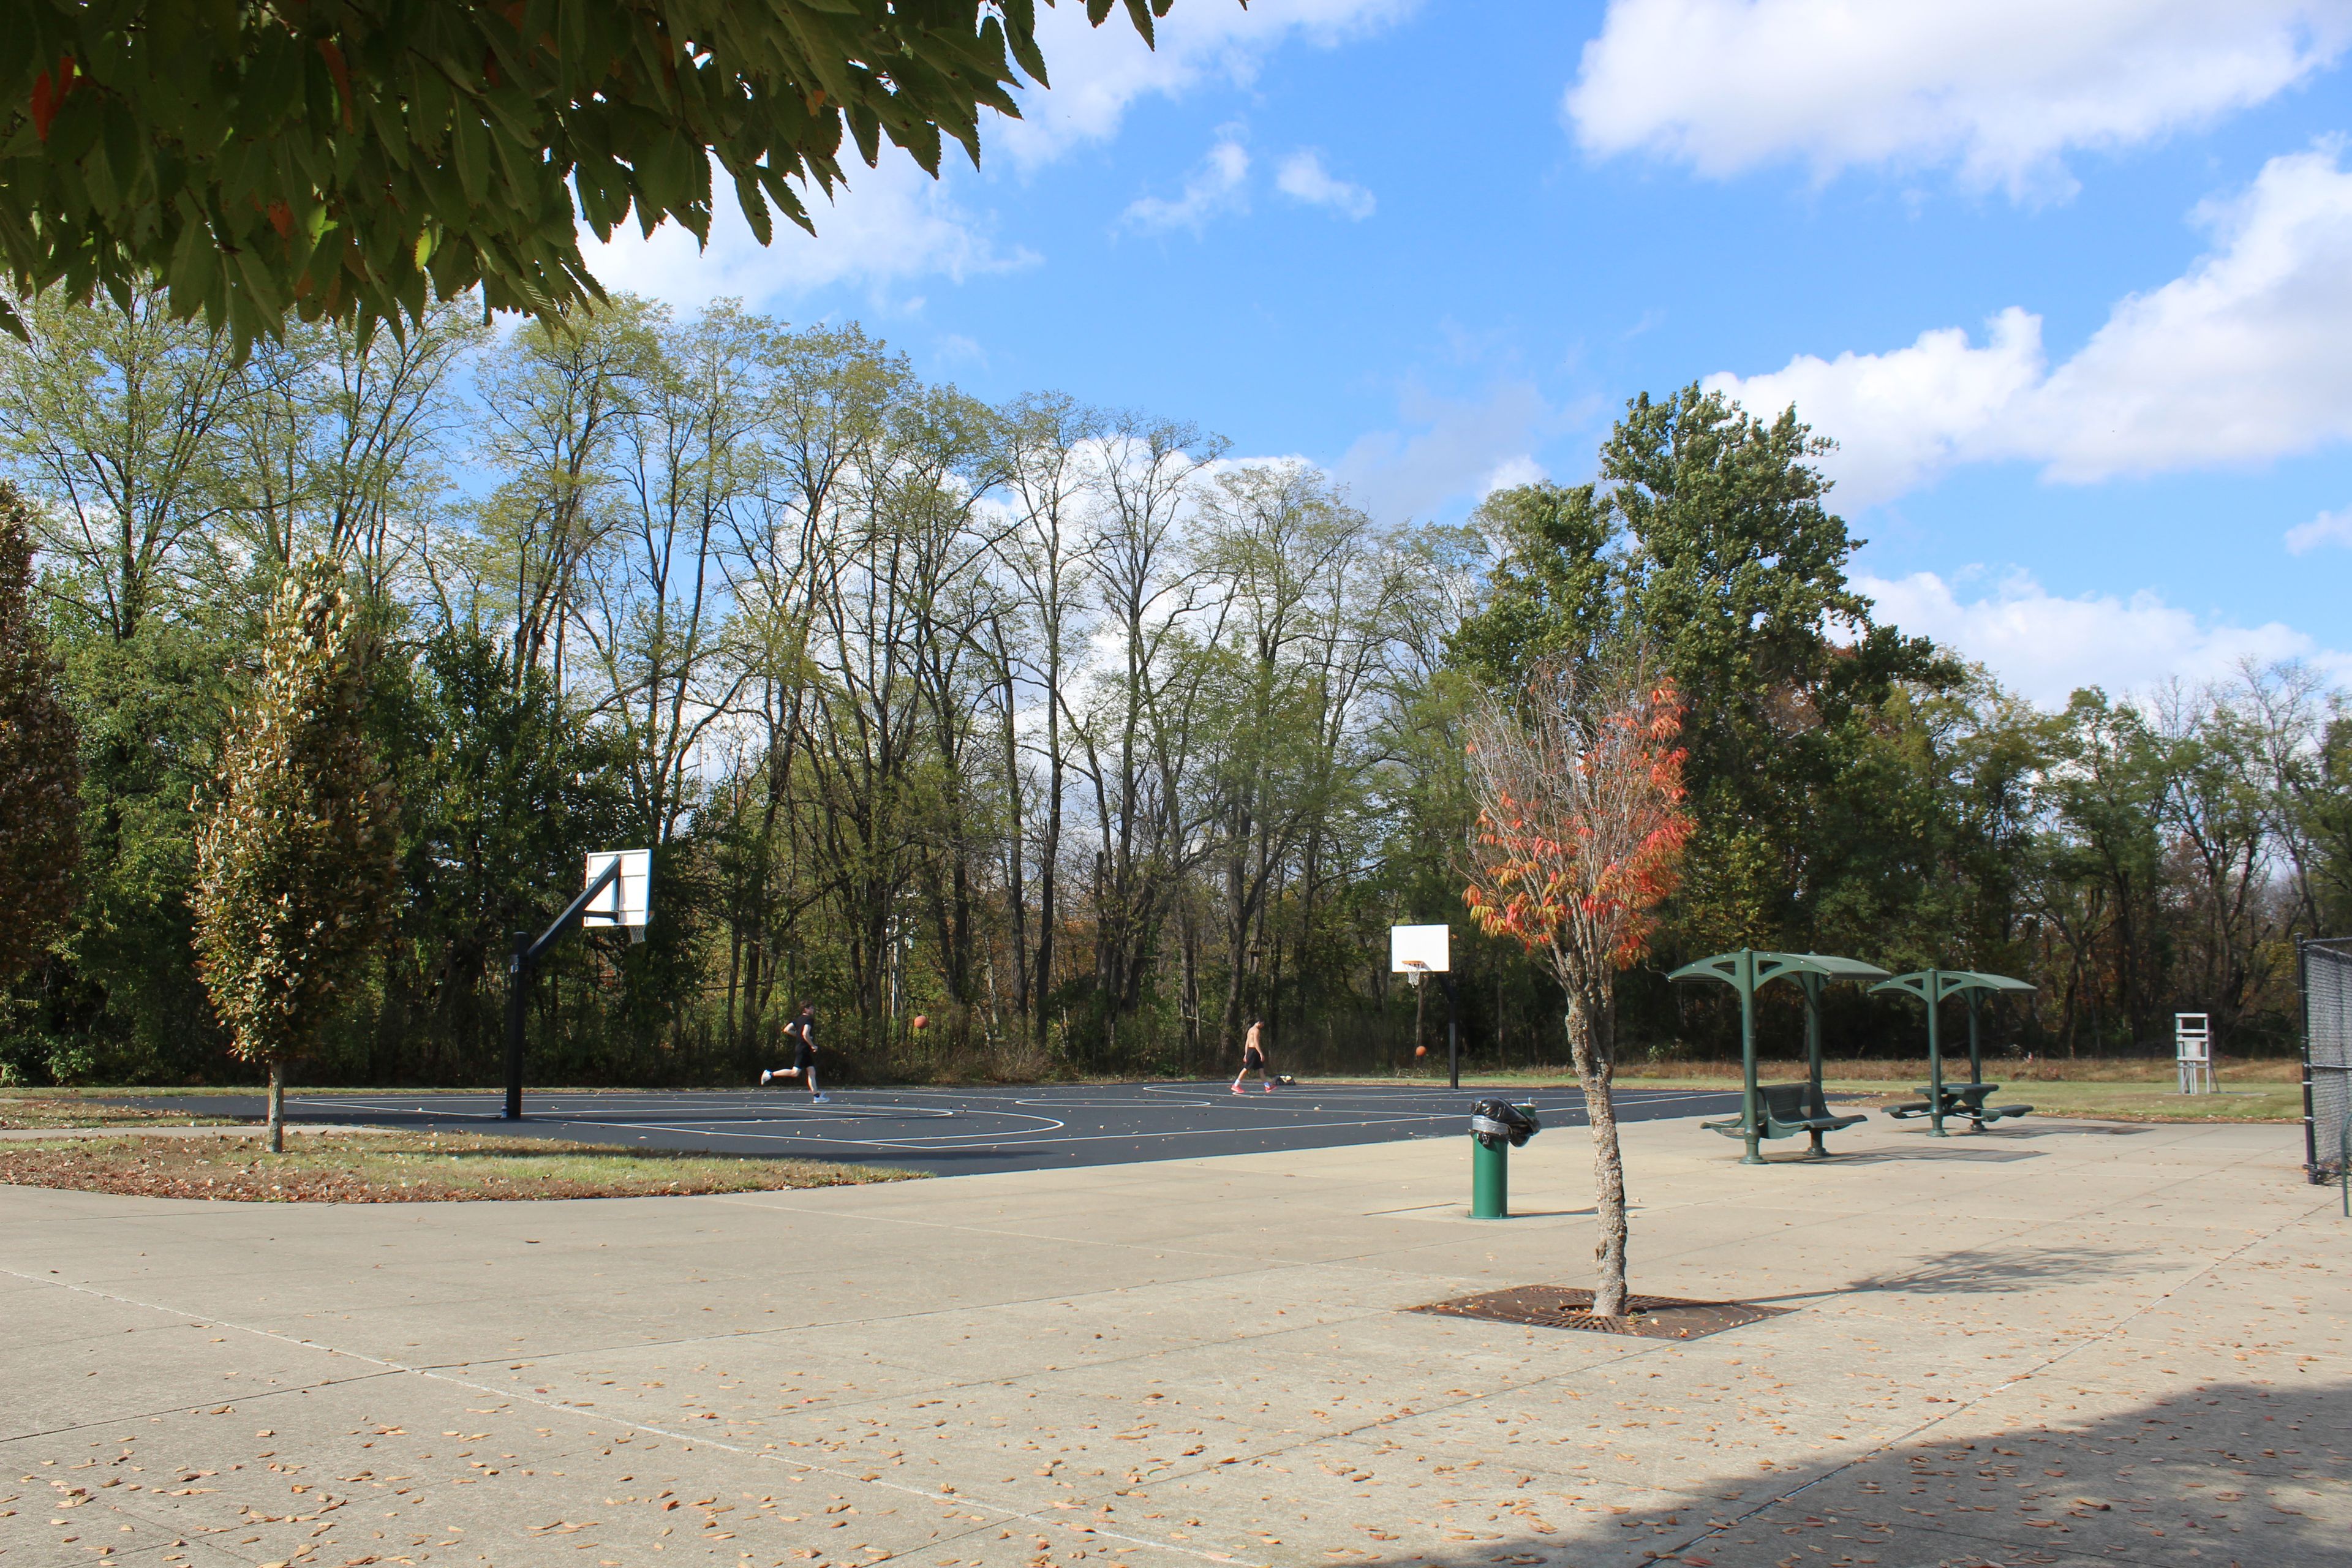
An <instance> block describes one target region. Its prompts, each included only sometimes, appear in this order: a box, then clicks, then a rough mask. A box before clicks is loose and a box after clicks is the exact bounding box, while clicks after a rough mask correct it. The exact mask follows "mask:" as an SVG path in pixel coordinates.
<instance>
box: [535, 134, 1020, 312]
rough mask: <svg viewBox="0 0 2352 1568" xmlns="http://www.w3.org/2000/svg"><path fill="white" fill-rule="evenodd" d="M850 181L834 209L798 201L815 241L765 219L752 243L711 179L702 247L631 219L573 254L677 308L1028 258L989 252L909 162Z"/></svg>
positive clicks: (940, 190) (609, 281) (984, 235)
mask: <svg viewBox="0 0 2352 1568" xmlns="http://www.w3.org/2000/svg"><path fill="white" fill-rule="evenodd" d="M851 177H852V179H853V180H854V182H855V183H854V184H852V185H851V186H850V188H849V189H848V190H846V191H844V192H842V193H841V194H840V200H839V201H838V202H837V203H827V202H826V201H825V200H824V197H823V196H822V195H814V194H809V195H804V198H803V199H805V200H807V201H809V203H810V207H811V215H812V216H814V218H815V220H816V237H814V238H811V237H809V235H808V233H807V231H806V230H804V229H802V228H800V227H799V226H795V225H793V224H791V223H788V222H786V221H785V220H784V219H783V218H782V217H781V216H772V218H771V221H772V223H773V224H774V226H775V242H774V243H773V244H772V245H768V246H762V245H761V243H760V242H759V240H758V239H757V238H756V237H753V235H752V233H751V225H750V224H748V223H746V222H744V221H743V214H742V210H741V209H740V207H739V206H738V205H736V201H735V195H734V190H733V187H732V185H731V184H730V183H729V182H728V181H727V180H726V179H725V178H724V177H723V176H722V177H721V178H720V179H719V180H718V181H716V182H714V184H716V185H717V187H718V202H717V207H718V210H717V211H716V212H715V213H714V214H713V215H712V217H711V224H710V244H709V247H706V248H703V249H701V250H698V249H697V248H696V247H695V241H694V236H692V235H690V234H688V232H687V231H686V230H684V229H683V228H680V227H679V226H677V225H676V224H675V223H668V224H664V225H663V226H661V227H659V228H657V229H656V230H655V231H654V233H653V236H652V237H651V238H646V237H644V236H643V235H641V234H640V233H639V232H638V230H637V229H636V228H635V226H634V223H633V224H632V226H628V227H625V228H624V229H621V230H620V231H618V232H616V233H615V234H614V236H613V237H612V239H611V240H610V241H609V242H606V243H604V244H599V243H597V241H596V240H595V238H594V237H593V236H591V235H588V234H587V233H585V232H584V231H583V234H582V236H581V250H582V252H583V255H584V256H585V257H586V258H587V262H588V270H589V271H590V272H592V273H593V274H594V275H595V277H596V279H597V280H598V281H599V282H601V283H603V284H604V286H605V287H606V288H607V289H627V290H629V291H630V292H632V293H636V294H643V295H646V296H647V297H649V298H652V299H657V300H667V301H669V302H670V303H671V304H674V305H678V306H683V307H688V308H692V307H696V306H699V305H703V304H707V303H708V302H709V301H710V300H715V299H718V298H719V297H721V296H733V297H736V298H740V299H743V300H751V301H754V302H757V301H761V300H770V299H772V298H775V297H777V296H779V295H793V294H798V293H803V292H805V291H807V290H809V289H819V288H823V287H824V286H825V285H827V284H833V283H840V282H856V283H863V284H866V285H867V286H868V287H870V288H874V289H881V288H883V287H885V286H887V285H889V284H892V283H898V282H905V281H908V280H911V279H918V278H925V277H945V278H948V279H952V280H954V281H958V282H961V280H963V279H966V278H968V277H971V276H973V275H974V274H978V273H987V272H1005V271H1011V270H1013V269H1015V268H1022V267H1029V266H1034V265H1035V263H1036V262H1037V261H1038V259H1039V258H1038V256H1037V254H1036V253H1035V252H1034V251H1032V250H1030V249H1029V248H1028V247H1025V246H1017V245H1016V246H1013V247H1011V248H1010V249H1001V248H999V247H998V246H997V244H996V242H995V240H994V239H993V238H992V237H991V236H990V234H989V232H988V231H989V225H988V222H987V220H985V219H983V218H981V217H978V216H974V215H973V214H971V212H969V211H967V210H965V208H964V207H963V206H962V205H961V204H960V203H959V202H958V201H957V200H956V199H955V195H954V192H953V186H952V184H950V182H949V181H935V180H933V179H932V178H931V177H930V176H929V174H924V173H923V172H922V170H921V169H919V168H918V167H917V166H916V165H915V163H913V162H912V161H911V160H909V159H907V158H904V157H886V158H884V159H883V160H882V164H881V167H879V168H876V169H868V168H866V167H865V166H864V165H862V164H861V165H858V166H857V167H856V168H854V169H853V170H852V171H851Z"/></svg>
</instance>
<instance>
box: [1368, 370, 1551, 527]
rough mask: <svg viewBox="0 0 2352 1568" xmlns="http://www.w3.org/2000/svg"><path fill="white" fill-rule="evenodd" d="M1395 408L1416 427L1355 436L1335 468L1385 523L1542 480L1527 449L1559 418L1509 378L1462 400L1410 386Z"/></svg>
mask: <svg viewBox="0 0 2352 1568" xmlns="http://www.w3.org/2000/svg"><path fill="white" fill-rule="evenodd" d="M1400 412H1401V413H1402V415H1403V416H1404V418H1405V420H1406V422H1407V423H1408V424H1409V425H1412V426H1418V427H1419V428H1417V429H1415V430H1413V431H1412V433H1411V434H1407V433H1405V432H1402V431H1396V430H1381V431H1375V432H1373V433H1371V434H1370V435H1366V436H1363V437H1359V438H1358V439H1357V440H1356V442H1355V443H1354V444H1353V445H1352V446H1350V447H1349V448H1348V450H1347V453H1346V454H1345V455H1344V456H1343V457H1341V458H1340V459H1339V461H1338V462H1336V463H1334V464H1332V465H1331V466H1330V468H1331V472H1332V474H1333V475H1334V476H1335V477H1336V478H1338V479H1339V480H1340V482H1342V483H1343V484H1345V485H1346V486H1347V487H1348V489H1349V491H1350V492H1351V493H1352V494H1353V495H1354V496H1355V498H1356V503H1357V504H1358V505H1359V506H1361V507H1362V508H1363V509H1364V510H1366V511H1369V512H1370V513H1371V514H1372V515H1373V516H1375V517H1378V518H1381V519H1383V520H1385V521H1404V520H1406V519H1408V518H1427V517H1430V516H1432V515H1433V514H1435V513H1436V512H1438V511H1439V510H1442V509H1444V507H1445V506H1447V505H1448V504H1450V503H1456V502H1464V501H1476V500H1482V499H1484V498H1485V497H1486V494H1487V493H1488V492H1490V491H1492V490H1495V489H1499V488H1500V487H1502V486H1504V485H1515V484H1525V483H1527V482H1528V481H1530V480H1533V479H1541V478H1542V477H1543V469H1542V468H1539V467H1538V465H1537V464H1536V461H1535V459H1534V458H1531V457H1529V456H1528V453H1529V452H1530V450H1532V449H1533V448H1534V447H1537V446H1538V445H1540V444H1541V442H1542V440H1543V438H1544V437H1547V436H1549V435H1550V434H1551V433H1552V432H1553V431H1554V430H1555V429H1556V428H1558V427H1559V425H1560V424H1561V423H1562V419H1561V416H1559V414H1558V413H1557V412H1556V411H1555V410H1554V409H1552V408H1551V406H1550V405H1548V404H1547V403H1545V402H1544V400H1543V396H1542V395H1541V394H1540V393H1538V391H1537V390H1536V388H1535V385H1534V384H1533V383H1531V382H1527V381H1507V382H1502V383H1499V384H1496V386H1495V387H1493V388H1492V389H1491V390H1490V391H1489V392H1488V393H1487V394H1486V396H1484V397H1482V398H1478V399H1475V400H1470V401H1463V400H1455V399H1450V398H1439V397H1433V396H1431V395H1428V394H1427V393H1424V392H1421V391H1418V390H1409V391H1408V392H1407V393H1406V395H1405V396H1404V397H1403V399H1402V407H1401V409H1400Z"/></svg>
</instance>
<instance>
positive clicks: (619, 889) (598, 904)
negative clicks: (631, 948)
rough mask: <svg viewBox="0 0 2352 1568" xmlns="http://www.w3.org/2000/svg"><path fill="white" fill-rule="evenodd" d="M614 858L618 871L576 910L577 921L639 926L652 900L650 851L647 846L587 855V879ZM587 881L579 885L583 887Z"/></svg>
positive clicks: (593, 924)
mask: <svg viewBox="0 0 2352 1568" xmlns="http://www.w3.org/2000/svg"><path fill="white" fill-rule="evenodd" d="M615 860H618V861H619V862H620V863H621V874H620V875H619V876H618V877H616V878H614V879H613V882H612V885H611V886H609V887H607V888H606V889H604V891H603V892H601V893H598V894H597V895H596V896H595V897H594V898H593V899H591V900H589V901H588V907H587V908H586V909H584V910H581V911H580V923H581V924H582V925H583V926H588V927H590V928H592V929H593V928H595V927H599V926H604V927H614V926H633V927H641V926H643V925H644V924H645V923H646V914H647V913H648V912H649V911H650V910H652V909H653V903H654V852H653V851H652V850H650V849H604V850H599V851H598V852H596V853H595V854H593V855H591V856H589V857H588V875H587V882H593V881H594V880H595V879H596V878H597V876H598V875H599V874H600V873H602V872H603V871H604V868H605V867H607V866H609V865H611V864H612V863H613V862H614V861H615ZM587 882H583V883H582V884H581V885H582V886H583V887H585V886H586V885H587Z"/></svg>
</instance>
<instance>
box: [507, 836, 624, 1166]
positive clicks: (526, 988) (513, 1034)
mask: <svg viewBox="0 0 2352 1568" xmlns="http://www.w3.org/2000/svg"><path fill="white" fill-rule="evenodd" d="M620 879H621V858H620V857H619V856H617V855H615V856H614V857H613V859H612V861H611V862H610V863H609V864H608V865H606V866H605V868H604V869H603V870H601V871H599V872H597V873H596V876H595V879H594V880H593V881H591V882H590V883H589V884H588V886H587V888H586V889H585V890H583V892H582V893H581V895H580V896H579V897H578V898H576V899H574V900H572V903H571V906H570V907H569V908H567V909H566V910H564V911H563V912H562V914H560V915H558V916H556V917H555V923H554V924H553V925H551V926H549V927H548V928H547V929H546V930H545V931H541V932H540V933H539V940H538V941H537V942H533V941H531V940H530V932H529V931H517V932H515V933H514V957H513V958H511V959H510V960H509V961H508V963H507V1111H506V1120H508V1121H521V1120H522V1015H523V1001H524V998H525V996H526V994H528V993H529V992H530V977H531V975H532V974H533V973H536V972H537V970H538V968H539V961H540V959H541V957H543V956H544V955H545V954H546V952H547V950H548V948H549V947H550V946H551V944H552V943H553V942H554V941H555V939H556V938H557V937H559V936H562V934H563V933H564V932H565V931H569V930H570V929H572V922H573V921H577V920H578V919H579V918H580V916H581V913H582V911H583V910H586V909H587V907H588V905H589V904H590V902H591V901H593V900H594V899H595V897H596V895H597V894H599V893H601V892H603V891H604V889H607V888H609V887H611V886H613V884H614V883H615V882H617V881H619V880H620Z"/></svg>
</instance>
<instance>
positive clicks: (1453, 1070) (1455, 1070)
mask: <svg viewBox="0 0 2352 1568" xmlns="http://www.w3.org/2000/svg"><path fill="white" fill-rule="evenodd" d="M1460 1012H1461V1009H1459V1008H1457V1007H1456V1006H1454V972H1453V971H1452V970H1450V969H1449V970H1447V971H1446V972H1445V1087H1446V1088H1448V1089H1460V1088H1461V1087H1462V1030H1461V1028H1460V1026H1459V1024H1458V1022H1457V1019H1458V1015H1459V1014H1460Z"/></svg>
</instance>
